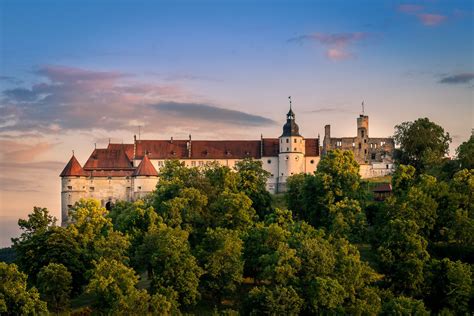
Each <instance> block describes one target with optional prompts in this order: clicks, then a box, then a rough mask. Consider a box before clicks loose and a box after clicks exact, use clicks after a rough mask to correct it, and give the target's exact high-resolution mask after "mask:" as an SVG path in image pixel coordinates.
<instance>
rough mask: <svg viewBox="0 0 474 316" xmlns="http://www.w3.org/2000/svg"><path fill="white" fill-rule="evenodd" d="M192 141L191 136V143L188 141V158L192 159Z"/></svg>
mask: <svg viewBox="0 0 474 316" xmlns="http://www.w3.org/2000/svg"><path fill="white" fill-rule="evenodd" d="M191 150H192V141H191V134H189V141H188V158H191V153H192V151H191Z"/></svg>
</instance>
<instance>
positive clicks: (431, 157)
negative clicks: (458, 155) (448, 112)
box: [394, 118, 451, 173]
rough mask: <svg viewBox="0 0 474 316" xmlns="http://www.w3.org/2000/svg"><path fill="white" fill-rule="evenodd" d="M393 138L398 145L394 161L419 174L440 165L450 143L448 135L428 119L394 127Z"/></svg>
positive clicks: (420, 119)
mask: <svg viewBox="0 0 474 316" xmlns="http://www.w3.org/2000/svg"><path fill="white" fill-rule="evenodd" d="M394 138H395V142H396V144H398V145H399V148H398V149H396V155H395V158H396V161H397V162H398V163H400V164H404V165H412V166H413V167H415V169H416V170H417V171H418V172H419V173H422V172H424V171H425V170H429V169H430V168H432V167H433V166H436V165H438V164H440V163H441V162H442V159H443V157H444V156H445V155H446V154H447V153H448V150H449V143H450V142H451V137H450V136H449V133H445V132H444V129H443V128H442V127H441V126H439V125H437V124H436V123H434V122H431V121H430V120H429V119H428V118H419V119H417V120H416V121H414V122H403V123H402V124H400V125H397V126H395V135H394Z"/></svg>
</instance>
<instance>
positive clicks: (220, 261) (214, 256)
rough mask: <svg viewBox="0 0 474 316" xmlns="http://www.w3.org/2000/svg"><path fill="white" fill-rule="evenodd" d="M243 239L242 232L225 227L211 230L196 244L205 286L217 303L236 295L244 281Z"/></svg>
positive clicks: (203, 286) (205, 289)
mask: <svg viewBox="0 0 474 316" xmlns="http://www.w3.org/2000/svg"><path fill="white" fill-rule="evenodd" d="M242 251H243V242H242V240H241V239H240V238H239V233H238V232H237V231H234V230H229V229H225V228H220V227H218V228H216V229H210V228H209V229H208V230H207V232H206V235H205V237H204V239H203V240H202V242H201V244H200V245H199V246H198V247H197V249H196V253H197V258H198V259H199V262H200V264H201V266H202V267H203V268H204V271H205V273H204V275H203V276H202V278H201V284H202V288H203V290H204V292H205V293H207V294H209V297H211V299H216V300H217V301H218V303H220V300H221V299H222V298H223V297H225V296H226V295H230V294H233V293H234V292H235V291H236V289H237V287H238V286H239V285H240V283H241V282H242V275H243V268H244V262H243V258H242Z"/></svg>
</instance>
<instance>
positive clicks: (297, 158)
mask: <svg viewBox="0 0 474 316" xmlns="http://www.w3.org/2000/svg"><path fill="white" fill-rule="evenodd" d="M285 159H286V160H288V159H290V156H286V157H285ZM299 159H300V157H298V156H296V157H295V160H299ZM267 163H268V164H269V165H270V164H271V163H272V161H271V160H270V159H268V160H267ZM309 163H310V164H314V160H313V159H311V160H310V162H309Z"/></svg>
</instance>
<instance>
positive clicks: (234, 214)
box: [210, 191, 256, 230]
mask: <svg viewBox="0 0 474 316" xmlns="http://www.w3.org/2000/svg"><path fill="white" fill-rule="evenodd" d="M210 209H211V214H212V217H213V226H214V227H225V228H230V229H238V230H246V229H247V228H248V227H250V226H251V225H252V224H253V222H254V220H255V219H256V213H255V210H254V209H253V208H252V200H251V199H250V198H249V197H247V195H245V194H244V193H243V192H239V193H232V192H228V191H224V192H222V193H221V194H220V195H219V197H218V198H217V199H216V201H215V202H214V203H212V204H211V205H210Z"/></svg>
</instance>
